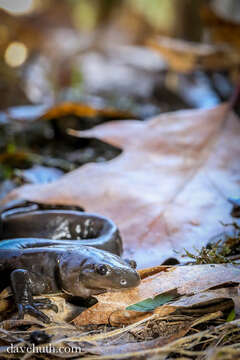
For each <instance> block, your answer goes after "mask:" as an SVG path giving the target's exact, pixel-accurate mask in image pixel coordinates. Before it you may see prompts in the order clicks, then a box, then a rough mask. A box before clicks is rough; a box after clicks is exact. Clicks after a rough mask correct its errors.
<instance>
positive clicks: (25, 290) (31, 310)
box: [11, 269, 58, 323]
mask: <svg viewBox="0 0 240 360" xmlns="http://www.w3.org/2000/svg"><path fill="white" fill-rule="evenodd" d="M11 287H12V290H13V294H14V298H15V302H16V305H17V308H18V318H19V319H23V318H24V315H25V314H30V315H32V316H34V317H36V318H37V319H39V320H41V321H43V322H45V323H50V319H49V317H48V316H47V315H45V314H44V313H43V312H42V311H40V310H38V309H39V308H40V309H52V310H54V311H55V312H57V311H58V308H57V306H56V305H54V304H52V303H51V301H50V300H49V299H37V300H36V301H34V300H33V296H32V289H31V282H30V278H29V273H28V271H27V270H22V269H17V270H14V271H13V272H12V273H11Z"/></svg>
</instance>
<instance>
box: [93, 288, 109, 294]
mask: <svg viewBox="0 0 240 360" xmlns="http://www.w3.org/2000/svg"><path fill="white" fill-rule="evenodd" d="M105 292H107V289H93V295H99V294H104V293H105Z"/></svg>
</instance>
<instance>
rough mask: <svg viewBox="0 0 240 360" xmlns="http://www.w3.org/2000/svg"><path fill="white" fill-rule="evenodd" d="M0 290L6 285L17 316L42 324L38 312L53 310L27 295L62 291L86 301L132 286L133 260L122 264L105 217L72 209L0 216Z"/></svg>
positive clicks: (135, 276) (115, 235) (47, 303)
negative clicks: (8, 286)
mask: <svg viewBox="0 0 240 360" xmlns="http://www.w3.org/2000/svg"><path fill="white" fill-rule="evenodd" d="M0 239H1V241H0V275H1V286H0V290H2V289H3V288H4V287H6V286H7V285H8V284H9V283H10V285H11V288H12V291H13V295H14V299H15V302H16V305H17V308H18V317H19V318H23V317H24V314H26V313H29V314H31V315H33V316H35V317H36V318H39V319H40V320H42V321H43V322H45V323H49V322H50V319H49V317H48V316H47V315H45V314H44V313H43V312H42V311H40V310H39V309H41V308H42V309H53V310H54V311H56V312H57V310H58V309H57V306H56V305H53V304H52V303H51V301H50V300H49V299H45V298H44V299H38V300H36V301H34V299H33V295H41V294H50V293H56V292H59V291H62V292H64V293H66V294H68V295H70V296H74V297H75V296H77V297H81V298H90V297H91V296H93V295H97V294H100V293H104V292H106V291H108V290H110V291H111V290H121V289H126V288H132V287H136V286H137V285H139V283H140V277H139V275H138V273H137V271H136V270H135V267H136V264H134V261H129V260H123V259H121V258H120V255H121V254H122V240H121V237H120V234H119V231H118V229H117V227H116V225H115V224H114V223H113V222H112V221H111V220H110V219H108V218H106V217H104V216H100V215H96V214H89V213H83V212H80V211H74V210H37V209H36V210H31V208H30V209H29V210H26V209H22V208H17V209H10V210H7V211H4V212H2V214H1V221H0Z"/></svg>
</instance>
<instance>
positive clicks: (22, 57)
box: [4, 41, 28, 67]
mask: <svg viewBox="0 0 240 360" xmlns="http://www.w3.org/2000/svg"><path fill="white" fill-rule="evenodd" d="M27 55H28V51H27V48H26V46H25V45H24V44H23V43H21V42H17V41H15V42H12V43H11V44H10V45H8V47H7V49H6V51H5V54H4V58H5V61H6V63H7V64H8V65H9V66H12V67H17V66H21V65H22V64H23V63H24V62H25V61H26V59H27Z"/></svg>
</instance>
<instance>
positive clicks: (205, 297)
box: [74, 264, 240, 325]
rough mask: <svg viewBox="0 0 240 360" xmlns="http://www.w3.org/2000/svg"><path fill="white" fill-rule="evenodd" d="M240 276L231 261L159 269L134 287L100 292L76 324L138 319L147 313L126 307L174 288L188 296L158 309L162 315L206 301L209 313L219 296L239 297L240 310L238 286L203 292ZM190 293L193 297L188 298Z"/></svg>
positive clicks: (224, 297)
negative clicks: (95, 300) (166, 269)
mask: <svg viewBox="0 0 240 360" xmlns="http://www.w3.org/2000/svg"><path fill="white" fill-rule="evenodd" d="M239 279H240V268H239V267H237V266H234V265H232V264H220V265H195V266H178V267H172V268H170V267H169V268H168V271H160V272H159V273H158V274H155V275H153V276H150V277H148V278H145V279H144V280H142V282H141V284H140V285H139V286H138V287H137V288H135V289H132V290H128V291H122V292H113V293H106V294H102V295H98V296H97V299H98V303H97V304H95V305H94V306H92V307H91V308H89V309H87V310H85V311H84V312H82V313H81V314H80V315H79V316H78V317H77V318H76V319H75V320H74V323H75V324H77V325H80V324H81V325H86V324H108V323H109V322H110V323H111V324H114V325H116V324H122V323H125V324H126V323H132V322H136V321H139V320H140V319H142V318H144V316H146V315H147V313H145V314H146V315H144V314H143V313H139V312H136V311H128V310H126V307H127V306H130V305H132V304H135V303H138V302H140V301H143V300H145V299H148V298H154V297H155V296H157V295H159V294H163V293H166V292H169V291H174V290H175V289H176V290H177V292H178V294H179V295H185V296H186V297H185V298H180V299H179V300H176V301H174V302H171V303H170V304H169V305H163V306H161V307H159V308H157V309H156V310H157V313H158V314H159V315H161V316H166V315H168V314H170V313H172V312H174V311H175V310H176V309H177V308H182V307H192V306H194V307H196V305H199V304H205V306H204V307H205V313H207V312H208V311H207V309H206V304H209V305H210V306H211V305H212V304H213V303H214V302H215V303H216V299H218V300H219V299H226V298H230V299H231V298H236V307H237V308H238V309H240V306H239V301H238V300H237V299H238V298H239V292H238V288H236V287H235V288H234V290H233V288H231V287H230V288H227V287H226V289H219V290H216V291H213V290H211V291H210V293H203V292H204V291H208V290H209V289H211V288H214V287H216V286H220V285H222V286H223V287H225V286H226V284H227V283H230V284H232V283H239V281H240V280H239ZM199 292H201V293H200V294H199ZM194 294H196V295H194ZM190 295H193V296H191V297H189V296H190ZM237 302H238V303H237ZM227 308H228V307H227ZM214 309H215V310H214V311H217V310H218V309H217V307H216V306H215V307H214ZM219 310H221V309H219Z"/></svg>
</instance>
